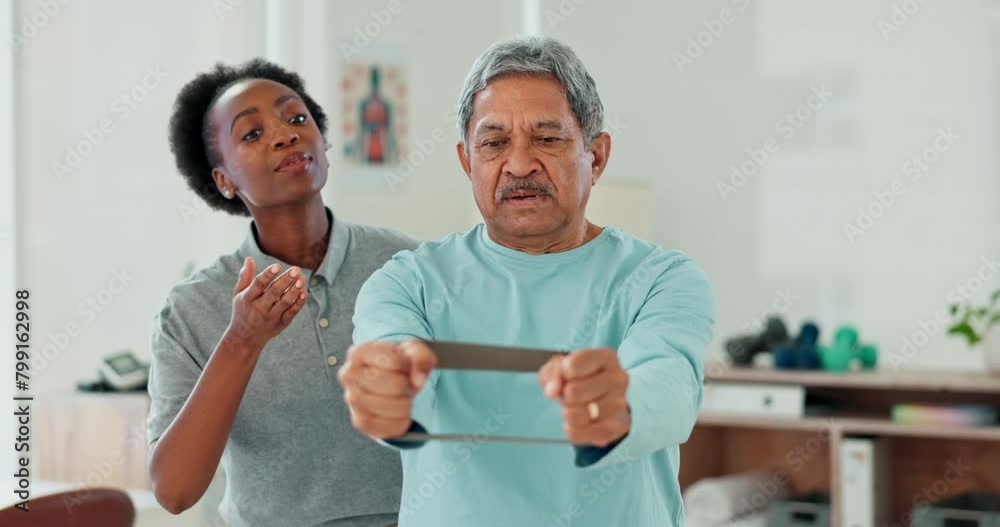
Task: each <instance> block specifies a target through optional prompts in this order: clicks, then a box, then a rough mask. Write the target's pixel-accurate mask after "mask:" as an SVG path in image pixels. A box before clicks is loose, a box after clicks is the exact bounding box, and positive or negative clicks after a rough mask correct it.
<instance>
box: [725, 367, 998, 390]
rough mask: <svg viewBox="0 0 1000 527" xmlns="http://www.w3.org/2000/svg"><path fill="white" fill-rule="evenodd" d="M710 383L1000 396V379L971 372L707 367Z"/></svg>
mask: <svg viewBox="0 0 1000 527" xmlns="http://www.w3.org/2000/svg"><path fill="white" fill-rule="evenodd" d="M712 381H740V382H767V383H775V384H799V385H803V386H815V387H827V388H854V389H865V388H869V389H877V390H896V391H907V390H918V391H937V392H951V393H984V394H1000V377H997V376H990V375H987V374H985V373H974V372H973V373H964V372H938V371H911V372H891V371H881V370H870V371H853V372H845V373H831V372H825V371H794V370H776V369H772V368H708V369H707V370H706V372H705V382H706V383H708V382H712Z"/></svg>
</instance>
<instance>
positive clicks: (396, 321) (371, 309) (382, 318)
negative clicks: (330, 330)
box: [353, 251, 437, 449]
mask: <svg viewBox="0 0 1000 527" xmlns="http://www.w3.org/2000/svg"><path fill="white" fill-rule="evenodd" d="M353 321H354V335H353V336H354V342H355V343H356V344H361V343H364V342H372V341H384V342H402V341H404V340H409V339H420V340H431V339H432V338H433V333H432V332H431V328H430V324H429V323H428V321H427V316H426V314H425V311H424V301H423V287H422V284H421V281H420V279H419V275H418V274H417V272H416V268H415V266H414V264H413V254H412V253H411V252H409V251H404V252H402V253H399V254H397V255H395V256H394V257H393V258H392V259H391V260H389V261H388V262H386V264H385V265H384V266H383V267H382V268H381V269H379V270H378V271H375V272H374V273H373V274H372V275H371V277H369V278H368V280H367V281H366V282H365V283H364V285H363V286H361V290H360V291H359V292H358V299H357V301H356V303H355V306H354V319H353ZM436 379H437V372H436V371H432V372H431V374H430V377H429V378H428V379H427V383H426V384H425V385H424V387H423V388H422V389H421V390H420V393H418V394H417V396H416V397H415V398H414V400H413V406H412V408H413V410H412V412H413V414H412V418H413V423H412V424H411V425H410V431H411V432H426V429H424V427H423V426H422V425H421V424H420V422H419V421H421V420H423V421H424V422H427V420H426V419H427V418H428V416H429V414H430V402H429V398H430V397H429V396H430V392H432V391H433V389H434V385H435V384H436ZM378 442H379V443H381V444H383V445H385V446H389V447H394V448H400V449H409V448H417V447H420V446H422V445H423V444H424V442H413V441H405V442H404V441H392V440H389V441H381V440H379V441H378Z"/></svg>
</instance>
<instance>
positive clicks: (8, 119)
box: [0, 5, 17, 474]
mask: <svg viewBox="0 0 1000 527" xmlns="http://www.w3.org/2000/svg"><path fill="white" fill-rule="evenodd" d="M13 14H14V8H13V7H12V6H10V5H4V6H2V7H0V33H3V34H8V33H13V31H14V19H13ZM14 174H15V158H14V53H13V48H12V47H11V46H8V45H4V46H3V47H2V48H0V211H3V213H2V214H0V295H2V298H3V301H0V318H2V320H12V319H13V318H14V301H13V299H14V289H15V288H16V287H17V277H16V267H15V265H14V263H15V262H14V244H15V243H16V239H15V236H16V235H17V233H16V230H15V226H16V220H15V209H14V188H15V182H16V180H15V177H14ZM0 339H3V342H11V343H13V342H15V340H14V328H13V327H12V326H11V325H10V324H2V329H0ZM0 376H2V377H3V378H5V379H11V378H13V376H14V362H13V361H12V360H10V359H8V360H4V361H0ZM14 391H15V390H14V387H13V385H11V384H7V387H5V388H4V389H3V390H2V391H0V413H2V414H3V415H12V414H13V412H14V407H13V400H12V399H11V397H12V396H13V393H12V392H14ZM0 431H2V432H0V433H2V437H3V438H4V440H6V441H13V438H14V428H13V422H12V421H10V420H7V421H6V422H5V423H3V425H0ZM13 462H14V457H13V456H9V455H8V456H3V458H2V460H0V471H3V473H4V474H13V473H14V465H13Z"/></svg>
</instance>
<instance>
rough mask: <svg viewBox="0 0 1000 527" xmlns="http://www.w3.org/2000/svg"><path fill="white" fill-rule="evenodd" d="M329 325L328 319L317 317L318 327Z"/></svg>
mask: <svg viewBox="0 0 1000 527" xmlns="http://www.w3.org/2000/svg"><path fill="white" fill-rule="evenodd" d="M329 325H330V321H329V320H327V319H325V318H321V319H319V327H321V328H325V327H327V326H329Z"/></svg>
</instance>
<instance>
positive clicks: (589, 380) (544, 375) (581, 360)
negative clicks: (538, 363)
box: [538, 348, 632, 447]
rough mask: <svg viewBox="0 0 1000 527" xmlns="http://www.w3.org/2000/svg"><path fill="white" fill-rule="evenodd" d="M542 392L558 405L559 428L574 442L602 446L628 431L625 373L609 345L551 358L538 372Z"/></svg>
mask: <svg viewBox="0 0 1000 527" xmlns="http://www.w3.org/2000/svg"><path fill="white" fill-rule="evenodd" d="M538 380H539V382H540V383H541V384H542V389H543V390H544V391H545V395H546V396H547V397H548V398H550V399H559V401H560V403H561V404H562V415H563V431H564V432H565V433H566V437H567V438H569V440H570V442H572V443H574V444H577V445H593V446H598V447H605V446H608V445H610V444H611V443H614V442H615V441H618V440H619V439H621V438H623V437H625V435H626V434H628V431H629V429H630V427H631V426H632V417H631V414H630V412H629V408H628V402H627V401H626V400H625V389H626V388H628V373H626V372H625V370H623V369H622V367H621V364H619V363H618V353H617V352H616V351H615V350H613V349H611V348H598V349H585V350H580V351H576V352H573V353H570V354H569V355H566V356H564V357H553V358H552V359H551V360H549V362H548V363H546V364H545V366H542V368H541V369H540V370H539V371H538Z"/></svg>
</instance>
